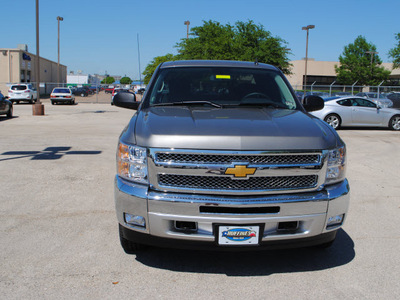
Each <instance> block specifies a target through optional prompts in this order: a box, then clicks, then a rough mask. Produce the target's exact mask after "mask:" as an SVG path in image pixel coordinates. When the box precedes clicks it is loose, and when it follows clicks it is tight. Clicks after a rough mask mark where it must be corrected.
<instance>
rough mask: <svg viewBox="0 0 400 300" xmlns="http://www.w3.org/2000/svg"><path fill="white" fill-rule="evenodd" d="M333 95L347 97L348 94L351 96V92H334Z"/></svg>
mask: <svg viewBox="0 0 400 300" xmlns="http://www.w3.org/2000/svg"><path fill="white" fill-rule="evenodd" d="M333 96H338V97H346V96H351V93H349V92H336V93H333Z"/></svg>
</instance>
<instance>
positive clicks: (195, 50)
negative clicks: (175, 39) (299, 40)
mask: <svg viewBox="0 0 400 300" xmlns="http://www.w3.org/2000/svg"><path fill="white" fill-rule="evenodd" d="M191 36H192V38H190V39H182V40H181V42H180V43H178V44H177V45H176V47H177V48H178V52H179V54H178V55H177V59H182V60H189V59H215V60H239V61H255V60H256V59H257V60H258V62H261V63H267V64H272V65H274V66H276V67H278V68H280V69H281V70H282V71H283V72H284V73H285V74H290V67H291V65H290V63H289V59H288V57H287V55H288V54H289V53H290V52H289V49H287V43H286V41H284V40H282V39H281V38H279V37H273V36H272V35H271V33H270V32H269V31H266V30H265V29H264V27H263V26H262V25H256V24H254V22H253V21H251V20H250V21H247V22H240V21H238V22H236V23H235V26H231V25H229V24H227V25H222V24H220V23H219V22H216V21H211V20H210V21H204V22H203V26H198V27H193V28H192V29H191Z"/></svg>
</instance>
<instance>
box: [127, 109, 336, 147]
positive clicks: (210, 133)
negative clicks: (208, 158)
mask: <svg viewBox="0 0 400 300" xmlns="http://www.w3.org/2000/svg"><path fill="white" fill-rule="evenodd" d="M133 128H134V130H133ZM122 139H123V140H124V141H125V142H127V143H132V142H133V141H135V142H136V144H137V145H138V146H144V147H151V148H181V149H205V150H206V149H207V150H209V149H214V150H238V151H240V150H323V149H331V148H334V147H336V146H337V142H338V141H339V140H340V139H339V138H338V137H337V135H336V133H335V132H332V130H331V129H330V128H329V127H328V126H325V125H324V124H323V122H322V121H320V120H319V119H318V118H315V117H312V116H310V115H309V114H306V113H304V112H302V111H298V110H287V109H270V108H255V107H254V108H245V107H240V108H197V107H196V108H193V107H185V106H179V107H177V106H175V107H150V108H148V109H144V110H140V111H138V113H137V114H136V115H135V117H134V118H132V120H131V123H130V125H129V128H128V130H127V131H125V134H124V136H123V137H122Z"/></svg>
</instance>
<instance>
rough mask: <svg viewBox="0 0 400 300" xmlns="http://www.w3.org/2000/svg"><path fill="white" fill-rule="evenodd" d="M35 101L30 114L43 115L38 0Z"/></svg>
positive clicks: (37, 1) (37, 6)
mask: <svg viewBox="0 0 400 300" xmlns="http://www.w3.org/2000/svg"><path fill="white" fill-rule="evenodd" d="M35 71H36V72H35V77H36V95H37V98H36V103H35V104H33V105H32V114H33V115H34V116H43V115H44V105H43V104H42V103H41V102H40V62H39V0H36V62H35Z"/></svg>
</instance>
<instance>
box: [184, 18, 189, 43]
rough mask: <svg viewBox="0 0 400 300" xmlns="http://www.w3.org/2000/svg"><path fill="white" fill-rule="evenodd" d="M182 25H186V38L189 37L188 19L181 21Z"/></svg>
mask: <svg viewBox="0 0 400 300" xmlns="http://www.w3.org/2000/svg"><path fill="white" fill-rule="evenodd" d="M183 24H184V25H186V27H187V31H186V39H188V38H189V25H190V21H185V22H183Z"/></svg>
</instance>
